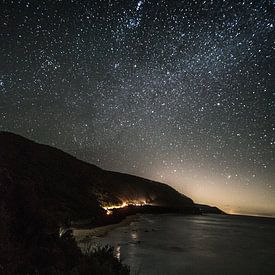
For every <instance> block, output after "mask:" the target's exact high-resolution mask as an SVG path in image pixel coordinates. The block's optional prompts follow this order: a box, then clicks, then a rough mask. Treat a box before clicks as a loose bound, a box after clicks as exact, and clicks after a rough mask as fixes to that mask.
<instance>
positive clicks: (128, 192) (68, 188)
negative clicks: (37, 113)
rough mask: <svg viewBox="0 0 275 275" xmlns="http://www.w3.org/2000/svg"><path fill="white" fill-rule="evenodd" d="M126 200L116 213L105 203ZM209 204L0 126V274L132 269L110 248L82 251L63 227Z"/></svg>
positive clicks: (184, 210) (196, 209)
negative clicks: (110, 210)
mask: <svg viewBox="0 0 275 275" xmlns="http://www.w3.org/2000/svg"><path fill="white" fill-rule="evenodd" d="M125 202H127V203H128V204H129V206H127V207H124V208H121V209H114V210H112V212H113V214H112V215H107V213H106V210H105V209H104V208H103V206H104V207H105V208H106V207H112V206H119V205H123V204H125ZM138 204H141V205H139V206H137V205H138ZM208 210H209V209H207V207H206V206H204V207H200V206H199V207H198V206H197V205H196V204H194V203H193V201H192V200H191V199H190V198H188V197H186V196H184V195H183V194H180V193H179V192H177V191H176V190H174V189H173V188H172V187H170V186H168V185H165V184H162V183H159V182H154V181H150V180H147V179H144V178H140V177H136V176H131V175H127V174H121V173H117V172H110V171H105V170H102V169H100V168H99V167H97V166H95V165H91V164H88V163H86V162H83V161H81V160H78V159H76V158H75V157H73V156H71V155H69V154H67V153H64V152H62V151H61V150H58V149H56V148H53V147H50V146H47V145H42V144H38V143H35V142H33V141H30V140H28V139H26V138H24V137H21V136H18V135H15V134H13V133H8V132H0V211H1V223H0V238H1V239H0V274H2V273H1V272H4V273H3V274H16V273H17V274H18V273H21V274H27V273H29V274H33V273H35V272H36V274H37V272H38V274H54V272H56V273H58V272H59V273H58V274H88V273H89V274H92V273H94V274H127V273H128V269H127V268H126V267H124V266H123V265H122V264H121V263H120V262H119V261H118V260H117V259H115V258H114V257H113V256H112V253H111V250H110V249H105V250H102V251H96V252H94V253H93V254H90V255H89V256H84V255H82V254H81V252H80V250H79V249H78V248H77V246H76V244H75V242H74V240H73V239H72V238H71V236H70V235H69V234H65V235H64V236H62V237H60V232H59V230H60V228H64V227H66V226H69V225H71V224H73V223H74V224H75V225H78V226H80V225H86V226H87V224H89V226H98V225H104V224H108V223H114V222H118V221H120V220H121V219H123V218H124V217H125V216H127V215H129V214H135V213H167V212H176V213H183V214H200V213H202V212H207V211H208ZM212 210H213V209H212ZM212 210H211V211H210V212H212ZM216 210H217V209H216ZM218 212H219V211H217V212H216V213H218ZM101 261H105V262H104V263H103V262H101ZM106 263H107V264H106ZM93 268H95V270H94V269H93ZM97 268H98V270H97ZM102 268H103V269H102ZM82 269H83V270H85V271H83V272H82V271H81V270H82ZM101 269H102V270H101ZM87 270H89V272H87ZM71 272H72V273H71ZM100 272H101V273H100Z"/></svg>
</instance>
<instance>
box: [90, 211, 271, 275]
mask: <svg viewBox="0 0 275 275" xmlns="http://www.w3.org/2000/svg"><path fill="white" fill-rule="evenodd" d="M93 242H96V243H99V244H101V245H105V244H109V245H111V246H113V247H114V251H115V254H116V257H118V258H119V259H121V260H122V261H123V263H125V264H128V265H129V266H130V268H131V274H146V275H154V274H160V275H161V274H163V275H164V274H169V275H170V274H173V275H175V274H211V275H215V274H223V275H225V274H230V275H231V274H232V275H236V274H257V275H258V274H263V275H268V274H272V275H274V274H275V219H271V218H270V219H268V218H258V217H246V216H227V215H203V216H199V215H198V216H182V215H170V214H169V215H168V214H167V215H166V214H164V215H141V216H140V217H139V219H137V221H134V222H132V223H131V224H129V225H127V226H125V227H118V228H116V229H115V230H113V231H111V232H109V233H108V234H107V235H106V236H104V237H100V238H97V239H96V240H93Z"/></svg>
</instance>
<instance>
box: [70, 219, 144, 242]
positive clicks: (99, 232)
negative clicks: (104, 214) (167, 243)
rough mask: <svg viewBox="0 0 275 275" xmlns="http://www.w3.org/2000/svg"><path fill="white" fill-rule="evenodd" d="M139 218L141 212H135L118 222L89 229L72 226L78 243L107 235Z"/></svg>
mask: <svg viewBox="0 0 275 275" xmlns="http://www.w3.org/2000/svg"><path fill="white" fill-rule="evenodd" d="M137 220H139V214H133V215H129V216H126V217H125V218H124V219H123V220H122V221H120V222H118V223H113V224H108V225H104V226H97V227H93V228H89V229H81V228H73V227H72V228H71V230H72V234H73V236H74V238H75V241H76V242H77V243H78V244H81V243H86V242H89V241H91V240H92V239H93V238H99V237H104V236H106V235H107V234H108V233H109V232H110V231H111V230H114V229H116V228H118V227H124V226H127V225H129V224H130V223H132V222H134V221H137Z"/></svg>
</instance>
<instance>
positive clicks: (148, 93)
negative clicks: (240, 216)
mask: <svg viewBox="0 0 275 275" xmlns="http://www.w3.org/2000/svg"><path fill="white" fill-rule="evenodd" d="M0 10H1V18H0V22H1V30H0V41H1V52H0V64H1V66H0V115H1V117H0V130H8V131H13V132H15V133H18V134H22V135H24V136H26V137H29V138H31V139H34V140H36V141H38V142H41V143H46V144H49V145H52V146H55V147H58V148H61V149H62V150H64V151H66V152H69V153H71V154H73V155H75V156H77V157H78V158H80V159H83V160H86V161H88V162H91V163H94V164H96V165H99V166H100V167H102V168H106V169H110V170H116V171H121V172H127V173H131V174H136V175H140V176H143V177H148V178H151V179H154V180H158V181H162V182H166V183H168V184H170V185H172V186H173V187H175V188H176V189H177V190H179V191H180V192H184V193H185V194H187V195H190V196H191V197H192V198H194V199H195V200H196V201H200V202H207V203H215V204H217V205H219V206H221V207H222V208H223V209H226V210H227V211H232V212H242V213H244V212H245V213H254V214H255V213H258V214H273V215H275V160H274V158H275V156H274V155H275V154H274V152H275V101H274V99H275V54H274V52H275V3H274V1H256V0H255V1H245V0H244V1H239V0H238V1H236V0H234V1H221V0H220V1H218V0H216V1H215V0H209V1H179V0H178V1H175V0H170V1H168V0H167V1H153V0H151V1H146V0H140V1H80V0H79V1H77V0H71V1H57V0H56V1H20V0H17V1H2V4H1V9H0Z"/></svg>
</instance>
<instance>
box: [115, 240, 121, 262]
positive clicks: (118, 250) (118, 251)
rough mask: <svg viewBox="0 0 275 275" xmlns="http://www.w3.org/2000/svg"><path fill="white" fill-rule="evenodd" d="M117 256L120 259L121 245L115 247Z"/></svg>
mask: <svg viewBox="0 0 275 275" xmlns="http://www.w3.org/2000/svg"><path fill="white" fill-rule="evenodd" d="M115 256H116V257H117V258H118V259H119V260H120V245H119V244H118V245H117V246H116V247H115Z"/></svg>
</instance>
